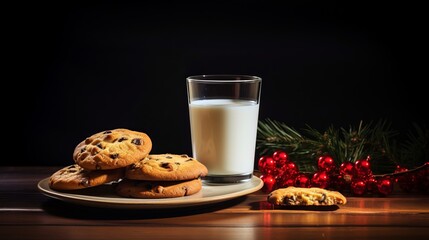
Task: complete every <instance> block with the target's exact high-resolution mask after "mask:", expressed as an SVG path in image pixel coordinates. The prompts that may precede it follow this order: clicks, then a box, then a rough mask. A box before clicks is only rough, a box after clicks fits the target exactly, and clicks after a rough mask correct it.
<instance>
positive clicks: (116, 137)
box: [73, 128, 152, 170]
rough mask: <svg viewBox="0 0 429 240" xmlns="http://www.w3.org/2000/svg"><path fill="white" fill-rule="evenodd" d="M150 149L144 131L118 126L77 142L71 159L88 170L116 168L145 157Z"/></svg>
mask: <svg viewBox="0 0 429 240" xmlns="http://www.w3.org/2000/svg"><path fill="white" fill-rule="evenodd" d="M151 149H152V141H151V139H150V138H149V136H148V135H147V134H146V133H143V132H137V131H131V130H128V129H124V128H118V129H113V130H108V131H103V132H99V133H96V134H94V135H92V136H90V137H88V138H86V139H85V140H84V141H82V142H81V143H79V144H78V145H77V146H76V148H75V150H74V152H73V159H74V161H75V163H77V164H78V165H79V166H81V167H83V168H85V169H88V170H102V169H103V170H106V169H116V168H122V167H125V166H128V165H130V164H132V163H135V162H138V161H139V160H141V159H143V158H145V157H146V156H147V155H148V154H149V152H150V151H151Z"/></svg>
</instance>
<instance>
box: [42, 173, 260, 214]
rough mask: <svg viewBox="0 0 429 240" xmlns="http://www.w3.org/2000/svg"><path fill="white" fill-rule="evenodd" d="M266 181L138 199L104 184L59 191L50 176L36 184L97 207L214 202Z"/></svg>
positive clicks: (48, 192) (58, 195)
mask: <svg viewBox="0 0 429 240" xmlns="http://www.w3.org/2000/svg"><path fill="white" fill-rule="evenodd" d="M262 186H263V182H262V180H261V179H260V178H258V177H256V176H253V177H252V179H250V181H247V182H244V183H236V184H223V185H220V184H219V185H208V184H205V183H203V188H202V190H201V191H200V192H198V193H196V194H194V195H191V196H185V197H178V198H163V199H135V198H124V197H119V196H118V195H116V194H115V192H114V191H113V187H112V186H111V185H103V186H98V187H93V188H87V189H82V190H75V191H67V192H59V191H55V190H52V189H51V188H50V187H49V178H45V179H43V180H41V181H40V182H39V183H38V185H37V187H38V188H39V190H40V191H41V192H42V193H43V194H45V195H46V196H48V197H51V198H55V199H59V200H62V201H65V202H71V203H74V204H81V205H86V206H95V207H108V208H130V209H134V208H136V209H154V208H177V207H188V206H197V205H203V204H211V203H217V202H222V201H226V200H229V199H233V198H237V197H241V196H244V195H247V194H250V193H252V192H256V191H258V190H259V189H261V188H262Z"/></svg>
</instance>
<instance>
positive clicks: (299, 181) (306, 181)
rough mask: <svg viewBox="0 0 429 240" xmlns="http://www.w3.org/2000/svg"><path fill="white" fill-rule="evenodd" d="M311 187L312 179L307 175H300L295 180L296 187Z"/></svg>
mask: <svg viewBox="0 0 429 240" xmlns="http://www.w3.org/2000/svg"><path fill="white" fill-rule="evenodd" d="M310 186H311V180H310V178H309V177H308V176H307V175H305V174H300V175H298V176H297V177H296V178H295V187H302V188H309V187H310Z"/></svg>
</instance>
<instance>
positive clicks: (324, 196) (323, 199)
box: [319, 193, 326, 203]
mask: <svg viewBox="0 0 429 240" xmlns="http://www.w3.org/2000/svg"><path fill="white" fill-rule="evenodd" d="M325 200H326V194H324V193H322V199H320V200H319V202H320V203H323V202H324V201H325Z"/></svg>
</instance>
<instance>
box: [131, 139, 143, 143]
mask: <svg viewBox="0 0 429 240" xmlns="http://www.w3.org/2000/svg"><path fill="white" fill-rule="evenodd" d="M131 143H134V144H135V145H142V140H141V139H140V138H134V139H133V140H131Z"/></svg>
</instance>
